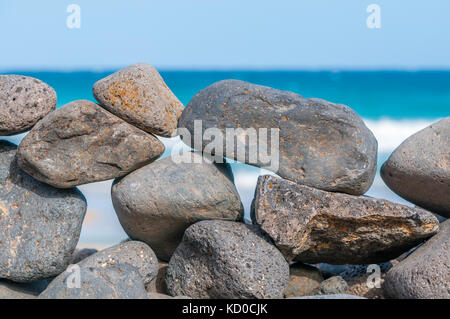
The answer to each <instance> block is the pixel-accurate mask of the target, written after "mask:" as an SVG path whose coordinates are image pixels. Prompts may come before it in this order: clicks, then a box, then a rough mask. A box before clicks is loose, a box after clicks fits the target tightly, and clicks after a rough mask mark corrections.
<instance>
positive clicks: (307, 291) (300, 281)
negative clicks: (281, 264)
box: [284, 264, 323, 298]
mask: <svg viewBox="0 0 450 319" xmlns="http://www.w3.org/2000/svg"><path fill="white" fill-rule="evenodd" d="M322 281H323V277H322V275H321V274H320V272H319V270H318V269H317V268H315V267H311V266H308V265H305V264H294V265H292V266H291V268H290V276H289V282H288V285H287V288H286V291H285V293H284V296H285V297H286V298H289V297H297V296H309V295H314V294H315V293H317V291H318V289H319V285H320V283H321V282H322Z"/></svg>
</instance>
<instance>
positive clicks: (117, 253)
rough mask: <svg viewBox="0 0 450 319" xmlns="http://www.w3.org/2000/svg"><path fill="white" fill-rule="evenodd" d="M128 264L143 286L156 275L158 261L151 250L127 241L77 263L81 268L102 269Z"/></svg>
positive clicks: (142, 244)
mask: <svg viewBox="0 0 450 319" xmlns="http://www.w3.org/2000/svg"><path fill="white" fill-rule="evenodd" d="M118 264H129V265H131V266H133V267H134V268H136V269H137V270H138V272H139V274H140V275H141V277H142V280H143V282H144V284H145V285H147V284H150V283H151V282H152V280H153V279H155V278H156V275H157V274H158V259H157V258H156V256H155V253H154V252H153V250H152V249H151V248H150V247H149V246H148V245H146V244H144V243H142V242H139V241H127V242H124V243H121V244H118V245H115V246H113V247H109V248H106V249H104V250H102V251H99V252H98V253H95V254H93V255H91V256H89V257H87V258H86V259H84V260H82V261H81V262H79V263H78V265H79V266H80V267H82V268H87V267H93V268H102V267H110V266H114V265H118Z"/></svg>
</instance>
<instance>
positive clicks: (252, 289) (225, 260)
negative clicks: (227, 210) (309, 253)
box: [166, 220, 289, 299]
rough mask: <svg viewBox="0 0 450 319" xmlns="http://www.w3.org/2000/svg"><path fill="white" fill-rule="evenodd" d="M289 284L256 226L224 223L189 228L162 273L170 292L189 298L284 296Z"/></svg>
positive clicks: (284, 267) (277, 255) (280, 263)
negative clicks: (164, 274) (165, 270)
mask: <svg viewBox="0 0 450 319" xmlns="http://www.w3.org/2000/svg"><path fill="white" fill-rule="evenodd" d="M288 280H289V265H288V263H287V262H286V261H285V260H284V258H283V256H282V255H281V253H280V252H279V251H278V250H277V249H276V248H275V247H274V246H273V245H272V244H271V243H269V242H268V241H267V238H265V237H264V235H263V234H262V233H261V232H260V231H259V229H258V228H256V227H255V226H252V225H246V224H244V223H239V222H232V221H223V220H207V221H201V222H198V223H196V224H194V225H192V226H190V227H189V228H188V229H187V230H186V232H185V233H184V236H183V241H182V242H181V244H180V245H179V246H178V248H177V249H176V251H175V253H174V254H173V256H172V258H171V259H170V262H169V267H168V268H167V272H166V284H167V290H168V292H169V294H170V295H172V296H177V295H183V296H189V297H191V298H212V299H216V298H217V299H222V298H226V299H234V298H242V299H254V298H258V299H262V298H282V297H283V294H284V291H285V290H286V287H287V283H288Z"/></svg>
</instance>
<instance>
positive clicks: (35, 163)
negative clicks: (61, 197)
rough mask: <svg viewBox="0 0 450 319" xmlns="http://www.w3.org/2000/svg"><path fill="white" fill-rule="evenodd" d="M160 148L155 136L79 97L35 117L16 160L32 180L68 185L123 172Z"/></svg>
mask: <svg viewBox="0 0 450 319" xmlns="http://www.w3.org/2000/svg"><path fill="white" fill-rule="evenodd" d="M163 152H164V144H162V143H161V142H160V141H159V140H158V139H157V138H156V137H155V136H153V135H151V134H148V133H145V132H144V131H142V130H140V129H138V128H136V127H134V126H132V125H130V124H128V123H126V122H125V121H123V120H121V119H120V118H118V117H117V116H115V115H113V114H111V113H109V112H108V111H106V110H104V109H103V108H101V107H100V106H98V105H97V104H95V103H92V102H90V101H85V100H79V101H74V102H71V103H69V104H66V105H64V106H62V107H60V108H58V109H57V110H56V111H54V112H52V113H51V114H50V115H49V116H47V117H45V118H44V119H43V120H42V121H40V122H39V123H38V124H37V125H36V126H35V127H34V128H33V129H32V130H31V131H30V133H28V135H26V136H25V138H24V139H23V140H22V142H21V143H20V146H19V150H18V156H17V159H18V162H19V165H20V167H21V168H22V169H23V170H24V171H25V172H27V173H28V174H30V175H31V176H33V177H34V178H36V179H37V180H40V181H41V182H44V183H46V184H49V185H52V186H54V187H58V188H69V187H73V186H77V185H82V184H88V183H93V182H100V181H104V180H108V179H113V178H116V177H120V176H123V175H126V174H128V173H129V172H132V171H134V170H136V169H138V168H140V167H142V166H144V165H146V164H148V163H151V162H152V161H154V160H156V159H157V158H158V157H159V156H161V155H162V153H163Z"/></svg>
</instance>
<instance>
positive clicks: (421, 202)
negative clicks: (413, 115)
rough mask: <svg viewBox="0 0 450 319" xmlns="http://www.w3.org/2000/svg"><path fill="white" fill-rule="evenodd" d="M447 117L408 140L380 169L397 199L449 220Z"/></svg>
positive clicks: (449, 121)
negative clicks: (402, 199) (398, 197)
mask: <svg viewBox="0 0 450 319" xmlns="http://www.w3.org/2000/svg"><path fill="white" fill-rule="evenodd" d="M449 154H450V116H449V117H446V118H444V119H442V120H440V121H439V122H436V123H434V124H432V125H430V126H428V127H427V128H425V129H423V130H421V131H419V132H417V133H416V134H414V135H412V136H410V137H408V138H407V139H406V140H405V141H404V142H403V143H402V144H400V146H399V147H397V148H396V149H395V150H394V152H393V153H392V154H391V156H390V157H389V159H388V160H387V161H386V162H385V163H384V164H383V166H382V167H381V177H382V178H383V180H384V182H385V183H386V185H387V186H389V188H390V189H392V190H393V191H394V192H395V193H397V194H398V195H399V196H401V197H403V198H404V199H406V200H408V201H410V202H412V203H414V204H416V205H418V206H420V207H423V208H425V209H428V210H430V211H432V212H433V213H437V214H439V215H441V216H444V217H447V218H448V217H450V155H449Z"/></svg>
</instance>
